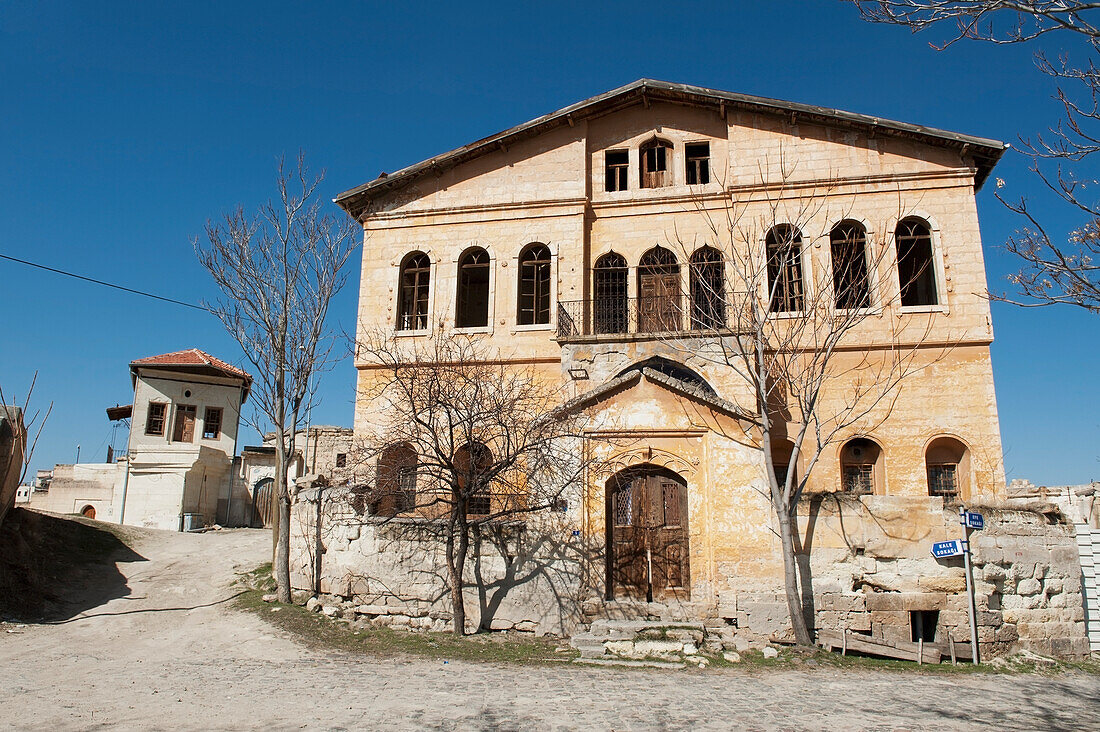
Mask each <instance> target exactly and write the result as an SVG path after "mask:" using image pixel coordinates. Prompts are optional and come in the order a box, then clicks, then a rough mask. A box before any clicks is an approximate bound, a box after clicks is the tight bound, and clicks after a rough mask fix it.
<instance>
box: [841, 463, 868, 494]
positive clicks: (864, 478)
mask: <svg viewBox="0 0 1100 732" xmlns="http://www.w3.org/2000/svg"><path fill="white" fill-rule="evenodd" d="M844 491H845V492H846V493H854V494H855V495H857V496H862V495H870V494H872V493H874V492H875V466H874V465H873V464H871V463H864V464H862V465H845V466H844Z"/></svg>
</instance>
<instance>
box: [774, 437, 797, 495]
mask: <svg viewBox="0 0 1100 732" xmlns="http://www.w3.org/2000/svg"><path fill="white" fill-rule="evenodd" d="M771 445H772V468H773V469H774V470H775V482H776V483H778V484H779V487H780V488H782V487H783V486H784V485H786V482H787V473H788V472H789V471H790V468H791V456H793V455H794V443H793V442H791V441H790V440H788V439H786V438H785V437H775V438H772V441H771ZM791 481H792V485H797V483H798V466H797V464H796V465H795V472H794V475H792V476H791Z"/></svg>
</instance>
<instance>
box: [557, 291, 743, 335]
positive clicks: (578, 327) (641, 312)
mask: <svg viewBox="0 0 1100 732" xmlns="http://www.w3.org/2000/svg"><path fill="white" fill-rule="evenodd" d="M726 310H727V308H726V303H725V301H724V300H722V299H720V298H718V297H708V298H697V299H696V301H695V302H690V303H689V298H686V297H676V296H657V297H630V298H628V297H617V298H606V299H594V300H570V301H566V302H559V303H558V340H559V341H571V340H578V339H590V338H591V339H599V340H604V339H607V340H616V339H617V338H618V339H626V340H629V339H633V338H647V337H649V338H653V337H659V336H661V335H670V334H678V335H679V336H680V337H682V336H683V335H686V334H691V333H694V334H697V335H703V332H708V333H714V332H715V331H720V332H724V333H728V331H729V325H728V323H727V320H726Z"/></svg>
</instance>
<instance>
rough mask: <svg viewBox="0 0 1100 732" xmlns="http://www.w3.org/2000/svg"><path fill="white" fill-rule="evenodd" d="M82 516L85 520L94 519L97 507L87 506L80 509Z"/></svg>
mask: <svg viewBox="0 0 1100 732" xmlns="http://www.w3.org/2000/svg"><path fill="white" fill-rule="evenodd" d="M80 515H81V516H83V517H84V518H90V519H94V518H95V506H92V505H88V506H85V507H84V508H82V509H80Z"/></svg>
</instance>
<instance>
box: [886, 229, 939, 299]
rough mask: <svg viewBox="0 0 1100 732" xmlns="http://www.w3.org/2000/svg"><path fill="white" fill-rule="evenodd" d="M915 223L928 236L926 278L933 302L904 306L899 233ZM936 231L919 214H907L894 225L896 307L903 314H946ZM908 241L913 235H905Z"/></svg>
mask: <svg viewBox="0 0 1100 732" xmlns="http://www.w3.org/2000/svg"><path fill="white" fill-rule="evenodd" d="M909 222H912V223H917V224H920V225H921V226H923V227H924V228H925V230H926V232H927V236H928V269H927V271H928V276H929V277H931V279H932V283H931V288H930V293H931V295H932V299H933V302H931V303H919V304H910V305H906V304H905V302H904V296H905V289H906V288H905V282H904V281H903V280H902V271H901V269H902V267H901V262H902V256H901V249H900V245H901V239H902V237H900V236H899V231H900V229H901V227H902V226H903V225H905V224H906V223H909ZM936 233H937V229H936V227H935V226H933V224H932V222H931V221H930V220H929V219H928V218H927V217H925V216H921V215H919V214H915V213H914V214H909V215H907V216H904V217H902V218H900V219H898V221H897V223H896V224H895V225H894V264H895V274H896V275H897V278H898V306H899V307H900V308H901V309H902V311H903V312H909V313H919V312H946V310H947V297H946V288H945V287H944V286H943V283H944V274H945V273H944V271H943V262H942V258H941V256H940V250H939V246H938V241H937V240H938V237H937V235H936ZM905 238H906V239H908V240H912V239H915V238H916V237H914V236H913V235H907V236H906V237H905Z"/></svg>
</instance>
